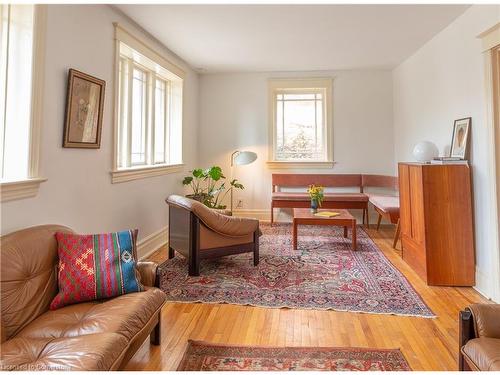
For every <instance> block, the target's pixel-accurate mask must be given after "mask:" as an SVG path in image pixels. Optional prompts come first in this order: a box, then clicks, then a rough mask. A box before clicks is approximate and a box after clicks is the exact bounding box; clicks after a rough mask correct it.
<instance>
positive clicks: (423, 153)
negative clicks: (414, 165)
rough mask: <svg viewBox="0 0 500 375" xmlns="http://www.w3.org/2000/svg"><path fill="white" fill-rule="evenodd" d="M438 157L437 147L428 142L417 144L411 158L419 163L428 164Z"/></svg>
mask: <svg viewBox="0 0 500 375" xmlns="http://www.w3.org/2000/svg"><path fill="white" fill-rule="evenodd" d="M438 156H439V150H438V148H437V146H436V145H435V144H434V143H432V142H429V141H422V142H418V143H417V144H416V145H415V147H414V148H413V157H414V158H415V160H417V161H419V162H421V163H426V162H429V161H431V160H432V159H434V158H436V157H438Z"/></svg>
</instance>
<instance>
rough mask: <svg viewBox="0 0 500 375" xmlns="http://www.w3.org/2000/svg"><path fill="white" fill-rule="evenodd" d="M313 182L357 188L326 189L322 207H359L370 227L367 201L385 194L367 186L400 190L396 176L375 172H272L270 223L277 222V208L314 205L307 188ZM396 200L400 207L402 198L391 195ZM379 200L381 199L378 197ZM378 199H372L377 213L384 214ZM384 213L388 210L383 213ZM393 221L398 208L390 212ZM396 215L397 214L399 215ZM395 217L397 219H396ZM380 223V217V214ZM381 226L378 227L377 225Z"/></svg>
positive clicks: (328, 185) (330, 186) (329, 185)
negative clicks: (330, 190) (365, 189)
mask: <svg viewBox="0 0 500 375" xmlns="http://www.w3.org/2000/svg"><path fill="white" fill-rule="evenodd" d="M311 184H315V185H321V186H323V187H325V188H350V189H351V190H354V189H356V190H357V191H356V192H325V199H324V200H323V204H322V206H321V208H327V209H359V210H363V224H365V217H366V225H367V226H368V227H369V226H370V220H369V215H368V202H369V201H370V197H373V198H376V197H377V198H380V197H383V196H380V195H373V194H369V193H366V192H365V191H364V188H366V187H378V188H387V189H391V190H397V185H398V180H397V177H393V176H383V175H372V174H286V173H274V174H273V175H272V197H271V224H272V223H273V222H274V209H275V208H307V207H310V206H311V199H310V197H309V194H308V193H307V192H306V191H305V188H306V187H307V186H309V185H311ZM282 188H294V189H297V188H300V189H302V190H301V191H298V192H297V191H295V192H289V191H281V189H282ZM392 199H393V200H394V199H395V200H396V201H397V204H398V208H399V199H397V197H392ZM378 200H380V199H378ZM376 201H377V199H373V202H372V203H373V204H374V206H375V207H376V208H375V209H376V210H377V213H378V214H379V215H382V214H381V212H384V208H383V207H378V206H377V205H376ZM384 213H385V212H384ZM387 214H388V216H390V219H391V222H393V223H395V224H396V223H397V221H398V219H399V210H398V211H397V214H396V213H395V212H394V210H391V211H390V214H389V212H388V213H387ZM396 216H397V217H396ZM394 218H396V219H395V220H394ZM379 223H380V217H379ZM377 229H378V228H377Z"/></svg>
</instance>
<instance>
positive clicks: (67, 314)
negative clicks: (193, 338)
mask: <svg viewBox="0 0 500 375" xmlns="http://www.w3.org/2000/svg"><path fill="white" fill-rule="evenodd" d="M57 231H62V232H72V231H71V229H69V228H67V227H63V226H58V225H43V226H37V227H32V228H27V229H24V230H20V231H17V232H14V233H11V234H8V235H5V236H3V237H2V238H1V249H0V251H1V284H0V285H1V311H2V317H1V322H2V325H1V328H2V331H1V333H2V344H1V346H0V351H1V355H0V358H1V359H0V370H29V371H34V370H116V369H121V368H123V366H124V365H125V364H126V363H127V362H128V360H129V359H130V358H131V357H132V356H133V355H134V353H135V352H136V351H137V350H138V349H139V347H140V346H141V345H142V343H143V342H144V340H145V339H146V338H147V337H148V335H151V341H152V343H153V344H156V345H159V343H160V313H161V308H162V306H163V304H164V303H165V294H164V293H163V292H162V291H160V290H159V289H157V288H155V287H153V286H154V285H155V283H156V282H157V275H156V264H155V263H153V262H138V271H139V273H140V280H141V283H142V284H143V285H145V286H146V290H145V291H144V292H139V293H130V294H126V295H123V296H119V297H116V298H113V299H109V300H104V301H94V302H84V303H79V304H75V305H69V306H66V307H63V308H60V309H58V310H49V304H50V302H51V301H52V299H53V298H54V296H55V295H56V293H57V290H58V286H57V266H58V254H57V241H56V239H55V233H56V232H57Z"/></svg>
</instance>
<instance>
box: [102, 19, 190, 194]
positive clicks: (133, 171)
mask: <svg viewBox="0 0 500 375" xmlns="http://www.w3.org/2000/svg"><path fill="white" fill-rule="evenodd" d="M113 25H114V27H115V64H114V70H115V71H114V77H115V82H114V104H115V105H114V111H113V116H114V119H113V123H114V129H113V132H114V134H113V161H112V165H113V169H112V170H111V172H110V174H111V183H113V184H115V183H121V182H126V181H133V180H138V179H143V178H149V177H156V176H161V175H165V174H170V173H178V172H182V171H184V166H185V165H184V164H183V163H180V164H154V165H138V166H132V167H130V168H123V169H122V168H120V169H118V157H119V155H118V142H119V139H118V135H119V127H120V123H119V118H120V116H119V113H118V109H119V99H120V95H119V78H120V77H119V74H120V72H119V66H120V64H119V63H120V42H123V43H125V44H126V45H128V46H129V47H131V48H133V49H134V50H136V51H137V52H139V53H140V54H142V55H143V56H145V57H147V58H149V59H150V60H152V61H156V62H158V63H160V65H162V66H163V67H164V68H165V69H167V70H169V71H170V72H172V73H173V74H175V75H176V76H178V77H180V78H182V79H183V80H184V79H185V77H186V72H185V71H184V70H182V69H181V68H180V67H178V66H177V65H175V64H173V63H172V62H170V61H169V60H168V59H167V58H166V57H164V56H162V55H161V54H159V53H158V51H157V49H156V48H154V47H152V45H153V44H154V42H153V41H152V40H146V39H143V38H139V37H137V36H136V35H134V34H133V33H132V32H130V31H128V30H127V29H126V28H124V27H123V26H122V25H120V24H119V23H117V22H115V23H113ZM182 96H183V98H182V101H183V103H184V98H185V93H184V90H182ZM182 107H183V112H184V104H183V106H182ZM182 119H183V120H182V121H184V114H183V115H182ZM183 127H184V126H183ZM183 134H184V132H183ZM153 157H154V155H153Z"/></svg>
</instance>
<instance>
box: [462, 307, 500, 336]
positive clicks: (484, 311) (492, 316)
mask: <svg viewBox="0 0 500 375" xmlns="http://www.w3.org/2000/svg"><path fill="white" fill-rule="evenodd" d="M469 309H470V311H471V312H472V316H473V317H474V332H475V334H476V336H477V337H491V338H496V339H500V304H485V303H475V304H472V305H470V306H469Z"/></svg>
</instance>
